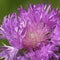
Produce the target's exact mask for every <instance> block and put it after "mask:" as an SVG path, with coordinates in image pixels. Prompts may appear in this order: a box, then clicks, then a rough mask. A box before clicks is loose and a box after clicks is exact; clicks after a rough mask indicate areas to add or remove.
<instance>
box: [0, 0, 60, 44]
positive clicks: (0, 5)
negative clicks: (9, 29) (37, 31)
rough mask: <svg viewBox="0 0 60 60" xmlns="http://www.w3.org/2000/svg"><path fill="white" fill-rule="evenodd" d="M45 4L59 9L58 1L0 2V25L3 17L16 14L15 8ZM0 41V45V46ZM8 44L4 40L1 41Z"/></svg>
mask: <svg viewBox="0 0 60 60" xmlns="http://www.w3.org/2000/svg"><path fill="white" fill-rule="evenodd" d="M38 3H47V4H51V5H52V7H56V8H58V9H60V0H0V24H1V23H2V20H3V17H4V16H5V15H8V14H10V13H12V12H17V8H18V7H20V6H23V7H24V8H27V6H28V5H29V4H38ZM2 41H3V40H1V41H0V45H2ZM3 42H4V43H6V44H8V43H7V41H6V40H4V41H3Z"/></svg>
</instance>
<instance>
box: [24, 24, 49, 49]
mask: <svg viewBox="0 0 60 60" xmlns="http://www.w3.org/2000/svg"><path fill="white" fill-rule="evenodd" d="M48 32H49V31H48V29H47V28H46V27H44V26H43V24H39V25H32V26H29V27H28V28H27V31H26V36H25V38H24V40H23V44H24V46H26V47H33V48H35V47H36V46H37V45H38V44H40V43H41V42H44V41H46V39H47V38H48V35H46V34H47V33H48Z"/></svg>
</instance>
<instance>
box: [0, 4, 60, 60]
mask: <svg viewBox="0 0 60 60" xmlns="http://www.w3.org/2000/svg"><path fill="white" fill-rule="evenodd" d="M18 11H19V13H20V14H19V15H17V14H16V13H13V14H12V15H8V17H4V21H3V24H2V25H1V27H0V31H1V33H0V34H2V36H1V37H2V38H5V39H7V40H8V41H9V43H10V45H11V46H8V48H6V49H5V50H3V52H4V53H5V52H6V51H7V50H10V51H8V55H7V57H10V58H9V59H10V60H29V59H30V60H49V59H50V58H51V59H52V57H53V58H54V59H56V60H58V59H59V54H55V53H54V51H58V47H57V45H60V41H59V37H60V36H59V32H60V31H59V29H60V28H59V25H60V23H59V22H58V21H59V14H60V13H59V11H58V10H57V9H51V6H50V5H48V6H47V5H46V4H42V5H40V4H39V5H32V6H30V7H29V8H28V10H27V11H25V10H24V9H22V8H18ZM54 34H55V35H54ZM56 38H57V39H56ZM56 42H57V43H56ZM10 47H12V48H13V49H12V48H11V49H10ZM15 50H16V51H15ZM11 51H12V52H11ZM19 51H20V53H19ZM22 51H23V52H22ZM3 52H1V54H2V55H1V54H0V55H1V56H2V57H5V56H6V55H4V53H3ZM15 52H16V53H15ZM21 52H22V53H21ZM12 53H13V54H12ZM5 54H7V53H5ZM11 54H12V56H11ZM3 55H4V56H3ZM14 56H15V57H14ZM5 59H6V57H5ZM6 60H8V59H6Z"/></svg>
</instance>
